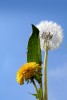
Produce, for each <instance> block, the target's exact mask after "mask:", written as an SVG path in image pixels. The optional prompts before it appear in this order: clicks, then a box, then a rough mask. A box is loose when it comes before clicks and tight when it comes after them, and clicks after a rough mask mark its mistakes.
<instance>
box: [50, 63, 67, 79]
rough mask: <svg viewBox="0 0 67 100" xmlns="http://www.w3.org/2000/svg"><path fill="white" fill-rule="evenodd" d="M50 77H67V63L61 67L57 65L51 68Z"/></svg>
mask: <svg viewBox="0 0 67 100" xmlns="http://www.w3.org/2000/svg"><path fill="white" fill-rule="evenodd" d="M48 77H52V78H54V79H59V78H60V79H67V64H65V65H62V66H61V67H57V68H56V67H55V69H51V70H49V71H48Z"/></svg>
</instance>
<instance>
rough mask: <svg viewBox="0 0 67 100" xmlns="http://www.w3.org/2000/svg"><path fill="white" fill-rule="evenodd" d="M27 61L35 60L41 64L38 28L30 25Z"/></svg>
mask: <svg viewBox="0 0 67 100" xmlns="http://www.w3.org/2000/svg"><path fill="white" fill-rule="evenodd" d="M27 48H28V52H27V62H36V63H38V64H40V65H41V62H42V59H41V49H40V38H39V30H38V29H37V28H36V27H35V26H34V25H32V35H31V37H30V38H29V41H28V47H27Z"/></svg>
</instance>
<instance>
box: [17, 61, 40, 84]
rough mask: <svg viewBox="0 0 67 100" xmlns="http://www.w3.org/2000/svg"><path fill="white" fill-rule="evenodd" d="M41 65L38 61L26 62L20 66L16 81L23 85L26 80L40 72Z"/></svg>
mask: <svg viewBox="0 0 67 100" xmlns="http://www.w3.org/2000/svg"><path fill="white" fill-rule="evenodd" d="M40 70H41V66H39V64H37V63H36V62H30V63H26V64H24V65H23V66H21V67H20V69H19V70H18V72H17V74H16V81H17V82H18V83H19V84H20V85H21V84H23V83H24V80H29V79H31V78H32V77H34V75H35V74H39V71H40Z"/></svg>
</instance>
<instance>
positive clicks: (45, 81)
mask: <svg viewBox="0 0 67 100" xmlns="http://www.w3.org/2000/svg"><path fill="white" fill-rule="evenodd" d="M47 60H48V46H46V47H45V59H44V100H48V92H47Z"/></svg>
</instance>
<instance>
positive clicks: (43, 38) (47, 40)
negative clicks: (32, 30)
mask: <svg viewBox="0 0 67 100" xmlns="http://www.w3.org/2000/svg"><path fill="white" fill-rule="evenodd" d="M36 27H37V28H38V29H39V31H40V34H39V35H40V45H41V49H42V50H43V49H45V47H46V46H48V49H49V50H53V49H56V48H58V47H59V46H60V44H61V42H62V40H63V29H62V28H61V26H60V25H58V24H56V23H54V22H52V21H42V22H40V23H39V24H38V25H36Z"/></svg>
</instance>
